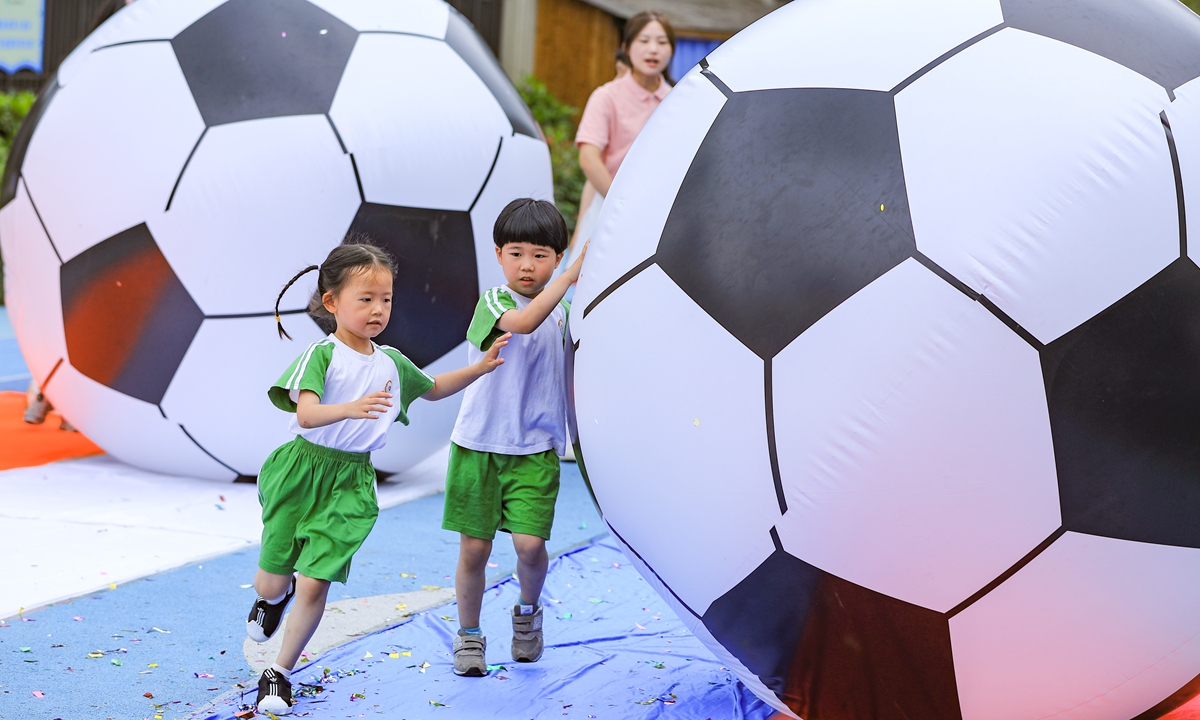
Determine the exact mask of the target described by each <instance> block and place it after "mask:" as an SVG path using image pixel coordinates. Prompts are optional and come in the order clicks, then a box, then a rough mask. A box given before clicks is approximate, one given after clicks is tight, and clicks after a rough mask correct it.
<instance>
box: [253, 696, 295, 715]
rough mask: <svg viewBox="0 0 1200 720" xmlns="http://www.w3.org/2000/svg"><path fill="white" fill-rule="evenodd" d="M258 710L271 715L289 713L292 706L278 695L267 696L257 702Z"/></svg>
mask: <svg viewBox="0 0 1200 720" xmlns="http://www.w3.org/2000/svg"><path fill="white" fill-rule="evenodd" d="M258 712H260V713H268V712H269V713H271V714H272V715H291V714H292V708H291V706H290V705H288V704H287V703H285V702H284V701H283V698H280V697H268V698H266V699H264V700H263V701H262V702H260V703H259V704H258Z"/></svg>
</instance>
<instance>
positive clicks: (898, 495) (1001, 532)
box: [771, 259, 1062, 612]
mask: <svg viewBox="0 0 1200 720" xmlns="http://www.w3.org/2000/svg"><path fill="white" fill-rule="evenodd" d="M771 392H772V394H773V396H774V400H775V402H774V410H775V413H774V417H775V436H776V438H777V440H782V441H780V442H778V445H779V473H780V475H781V477H782V479H783V493H784V498H785V499H786V502H787V510H788V511H787V513H786V515H784V517H783V518H782V520H781V521H780V523H779V525H778V530H779V537H780V538H781V540H782V541H783V547H784V548H785V549H786V550H787V551H788V552H790V553H791V554H792V555H795V556H796V557H798V558H803V559H804V560H805V561H807V562H809V563H811V564H812V565H815V566H816V567H819V568H821V569H822V570H825V571H827V572H830V573H832V574H834V575H837V576H838V577H841V578H843V579H845V580H849V581H851V582H854V583H857V584H859V585H862V586H863V587H867V588H870V589H872V590H875V591H876V592H879V593H883V594H885V595H889V596H891V597H894V598H898V599H900V600H905V601H907V602H910V603H913V604H914V605H920V606H922V607H926V608H929V609H931V610H936V611H938V612H946V611H948V610H950V609H952V608H953V607H955V606H956V605H958V604H959V603H961V602H963V601H964V600H966V599H967V598H969V597H970V596H971V595H973V594H974V593H975V592H976V591H977V590H978V589H979V588H981V587H983V586H984V585H986V584H987V583H988V582H990V581H991V580H992V578H994V577H996V576H998V575H1000V574H1001V573H1003V572H1004V571H1005V570H1007V569H1008V568H1009V567H1010V566H1012V565H1013V564H1014V563H1016V562H1017V561H1018V560H1020V559H1021V558H1022V557H1024V556H1025V554H1026V553H1028V552H1029V549H1030V548H1032V547H1036V546H1037V544H1038V543H1040V542H1041V541H1042V540H1044V539H1046V538H1047V537H1048V536H1049V535H1050V534H1051V533H1053V532H1054V531H1055V530H1056V529H1057V528H1058V527H1059V525H1061V524H1062V518H1061V516H1060V515H1059V510H1058V479H1057V477H1056V475H1055V468H1054V447H1053V444H1052V442H1051V437H1050V417H1049V414H1048V413H1047V411H1046V392H1045V388H1044V385H1043V383H1042V368H1041V363H1040V362H1039V359H1038V354H1037V352H1036V351H1035V350H1034V349H1033V348H1031V347H1029V345H1028V344H1027V343H1026V342H1025V341H1024V340H1022V339H1021V338H1020V337H1018V336H1017V335H1016V334H1015V333H1013V332H1012V331H1011V330H1009V329H1008V328H1007V327H1006V326H1005V325H1004V324H1003V323H1001V322H1000V321H999V320H997V319H996V318H995V317H993V316H992V315H991V314H990V313H989V312H988V311H987V310H986V309H984V308H983V307H982V306H981V305H979V303H976V302H973V301H972V300H971V299H969V298H967V297H966V296H964V295H963V294H962V293H961V292H959V291H958V290H955V289H954V288H953V287H951V286H950V285H949V284H948V283H946V282H945V281H943V280H942V279H941V278H939V277H938V276H937V275H935V274H934V273H932V272H930V271H929V270H928V269H926V268H925V267H923V266H922V265H921V264H920V263H918V262H917V261H916V260H911V259H910V260H905V261H904V262H903V263H901V264H900V265H898V266H897V267H896V268H894V269H892V270H891V271H889V272H888V273H886V274H885V275H884V276H883V277H881V278H879V279H878V280H876V281H875V282H873V283H871V284H870V285H868V286H867V287H865V288H863V289H862V291H860V292H859V293H857V294H856V295H854V296H853V297H851V298H850V299H849V300H847V301H846V302H844V303H842V304H841V305H840V306H839V307H837V308H836V309H835V310H833V312H831V313H829V314H828V315H826V316H825V317H823V318H821V319H820V320H819V321H817V322H816V323H815V324H814V325H813V326H812V327H811V328H809V329H808V330H807V331H806V332H805V333H804V334H803V335H801V336H800V337H798V338H796V340H794V341H793V342H792V343H791V344H790V345H788V346H787V347H786V348H784V349H783V351H782V352H780V353H779V354H778V355H776V356H775V357H774V358H773V359H772V361H771ZM968 418H969V420H967V419H968ZM865 538H870V542H871V544H872V545H873V547H874V548H875V550H874V552H870V553H864V552H860V551H859V546H858V543H859V542H862V541H863V540H864V539H865Z"/></svg>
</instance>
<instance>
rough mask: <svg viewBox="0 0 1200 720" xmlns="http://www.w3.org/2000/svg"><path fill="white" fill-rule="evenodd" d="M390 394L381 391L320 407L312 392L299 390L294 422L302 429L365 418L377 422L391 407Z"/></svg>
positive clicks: (319, 399)
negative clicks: (350, 400) (346, 401)
mask: <svg viewBox="0 0 1200 720" xmlns="http://www.w3.org/2000/svg"><path fill="white" fill-rule="evenodd" d="M391 400H392V395H391V393H385V392H383V391H382V390H381V391H379V392H376V393H371V394H370V395H364V396H363V397H360V398H359V399H357V400H354V401H352V402H348V403H338V404H337V405H322V404H321V398H320V396H318V395H317V394H316V393H315V392H313V391H312V390H301V391H300V397H299V398H298V399H297V400H296V422H298V423H300V427H302V428H319V427H325V426H326V425H332V424H334V423H335V422H338V421H341V420H353V419H356V418H365V419H367V420H378V419H379V415H380V414H382V413H386V412H387V411H388V408H390V407H391V406H392V402H391Z"/></svg>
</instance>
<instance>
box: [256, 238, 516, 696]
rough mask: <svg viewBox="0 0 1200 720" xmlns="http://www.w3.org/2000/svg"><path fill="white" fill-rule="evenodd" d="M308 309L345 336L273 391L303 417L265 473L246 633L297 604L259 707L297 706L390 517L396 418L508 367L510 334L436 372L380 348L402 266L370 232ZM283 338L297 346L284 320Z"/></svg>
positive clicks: (260, 633)
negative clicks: (389, 470) (307, 660)
mask: <svg viewBox="0 0 1200 720" xmlns="http://www.w3.org/2000/svg"><path fill="white" fill-rule="evenodd" d="M314 270H315V271H316V272H317V290H316V292H315V293H314V294H313V296H312V300H311V301H310V303H309V308H308V312H309V314H310V315H312V316H313V317H314V319H318V320H320V321H321V324H322V325H323V326H333V327H335V329H334V330H333V332H332V333H330V334H329V335H328V336H326V337H325V338H323V339H321V340H319V341H317V342H315V343H313V344H311V345H309V346H308V348H306V349H305V351H304V352H303V353H302V354H301V355H300V357H298V358H296V360H295V362H293V363H292V364H291V366H290V367H289V368H288V369H287V371H286V372H284V373H283V376H282V377H281V378H280V379H279V381H278V382H277V383H275V384H274V385H272V386H271V388H270V389H269V390H268V391H267V395H268V396H269V397H270V399H271V402H272V403H274V404H275V406H276V407H278V408H280V409H281V410H284V411H286V412H289V413H294V416H293V418H292V420H291V430H292V433H293V434H294V435H295V438H294V439H293V440H292V441H291V442H288V443H285V444H284V445H282V446H281V447H279V448H278V449H276V450H275V451H274V452H273V453H271V455H270V456H269V457H268V458H267V460H266V462H265V463H263V467H262V470H261V472H260V474H259V476H258V492H259V500H260V502H261V504H262V518H263V534H262V549H261V550H260V551H259V559H258V568H259V569H258V572H257V574H256V575H255V577H254V589H255V591H256V592H257V593H258V598H257V599H256V600H255V602H254V606H253V607H252V608H251V610H250V617H249V618H248V619H247V621H246V634H247V635H249V636H250V639H252V640H254V641H255V642H260V643H261V642H266V640H267V639H268V638H270V637H271V636H272V635H274V634H275V632H276V630H278V629H279V624H280V620H281V619H282V618H283V613H284V610H285V609H286V608H287V606H288V604H289V603H290V602H291V601H292V599H293V598H295V607H294V608H293V609H292V612H291V615H290V619H289V620H288V624H287V629H286V630H285V631H284V637H283V646H282V648H281V649H280V651H279V655H278V657H277V658H276V660H275V664H274V665H272V666H271V667H269V668H267V669H266V670H265V671H263V674H262V677H260V678H259V682H258V700H257V708H258V712H260V713H266V712H270V713H273V714H275V715H287V714H290V713H291V711H292V687H291V680H290V674H291V671H292V668H294V667H295V665H296V662H297V660H299V658H300V653H301V651H303V650H304V646H305V645H306V644H307V643H308V641H309V639H311V638H312V635H313V633H314V632H315V631H316V629H317V625H318V624H319V623H320V621H321V615H322V613H323V612H324V610H325V598H326V596H327V594H328V592H329V585H330V583H332V582H334V581H337V582H342V583H344V582H346V579H347V577H348V575H349V572H350V562H351V560H352V559H353V557H354V553H355V552H356V551H357V550H358V548H359V547H360V546H361V545H362V543H363V541H364V540H365V539H366V538H367V534H368V533H369V532H370V531H371V528H372V527H373V526H374V524H375V518H376V516H378V514H379V505H378V501H377V500H376V498H375V471H374V470H373V469H372V467H371V455H370V453H371V452H372V451H374V450H378V449H380V448H382V447H383V446H384V444H385V443H386V442H387V430H388V426H389V425H390V424H391V423H392V422H401V423H404V424H405V425H407V424H408V415H407V411H408V406H409V404H410V403H411V402H412V401H413V400H414V399H416V398H418V397H421V398H425V399H426V400H441V399H442V398H445V397H449V396H450V395H453V394H455V393H457V392H459V391H460V390H462V389H463V388H465V387H467V386H468V385H470V384H471V383H473V382H475V380H477V379H479V378H480V377H482V376H483V375H486V374H487V373H490V372H491V371H492V370H495V369H496V368H497V367H498V366H499V365H501V364H502V363H503V362H504V360H502V359H501V358H500V357H499V351H500V349H501V348H502V347H504V346H505V345H506V344H507V340H508V337H509V336H508V335H505V336H503V337H501V338H500V339H499V340H498V341H497V342H496V343H495V344H494V345H492V347H491V349H490V350H489V352H488V353H487V354H486V355H484V356H483V357H482V358H481V359H480V360H479V361H478V362H476V363H475V364H473V365H470V366H468V367H465V368H461V369H459V370H453V371H451V372H446V373H442V374H440V375H437V376H434V377H431V376H429V375H427V374H425V373H424V372H422V371H421V370H420V369H419V368H417V366H415V365H413V363H412V362H411V361H409V359H408V358H406V357H405V356H404V355H403V354H402V353H401V352H400V351H399V350H396V349H395V348H392V347H388V346H386V345H376V344H375V343H374V342H373V341H372V338H374V337H376V336H377V335H379V333H380V332H382V331H383V329H384V328H385V327H387V324H388V320H389V318H390V317H391V310H392V280H393V277H394V275H395V265H394V264H393V261H392V258H391V257H390V256H389V255H388V254H387V253H386V252H385V251H384V250H382V249H381V248H379V247H377V246H375V245H373V244H371V242H370V240H369V239H367V238H366V237H364V236H356V237H352V238H349V239H347V241H346V242H344V243H343V244H342V245H339V246H338V247H336V248H334V249H333V251H332V252H330V253H329V257H327V258H325V262H323V263H321V264H320V265H312V266H310V267H307V268H305V269H304V270H302V271H301V272H300V273H298V274H297V275H296V276H295V277H293V278H292V279H291V280H290V281H289V282H288V284H287V285H286V286H284V288H283V290H282V291H281V292H280V293H279V298H280V299H282V298H283V295H284V293H285V292H287V290H288V288H290V287H291V286H292V284H293V283H295V282H296V281H297V280H299V279H300V278H301V277H304V276H305V275H306V274H307V273H309V272H312V271H314ZM275 313H276V315H275V319H276V322H277V323H278V324H279V335H280V337H281V338H283V337H287V338H288V339H291V338H290V336H289V335H287V332H286V331H285V330H284V329H283V323H282V322H281V321H280V319H279V314H278V313H279V300H276V302H275Z"/></svg>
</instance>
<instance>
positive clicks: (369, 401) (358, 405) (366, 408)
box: [349, 390, 392, 420]
mask: <svg viewBox="0 0 1200 720" xmlns="http://www.w3.org/2000/svg"><path fill="white" fill-rule="evenodd" d="M391 397H392V394H391V393H386V392H383V391H382V390H380V391H379V392H373V393H371V394H370V395H364V396H362V397H361V398H359V399H357V400H355V401H354V402H352V403H350V416H349V419H352V420H361V419H363V418H366V419H367V420H378V419H379V416H380V415H382V414H385V413H387V411H388V408H390V407H391V406H392V403H391Z"/></svg>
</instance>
